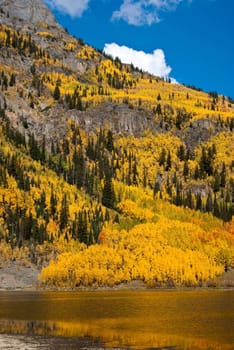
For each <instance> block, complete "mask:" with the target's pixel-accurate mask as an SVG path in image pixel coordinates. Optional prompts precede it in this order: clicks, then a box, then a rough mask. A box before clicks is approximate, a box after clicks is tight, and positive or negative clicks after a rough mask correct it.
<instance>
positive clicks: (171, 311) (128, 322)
mask: <svg viewBox="0 0 234 350" xmlns="http://www.w3.org/2000/svg"><path fill="white" fill-rule="evenodd" d="M100 348H123V349H127V348H128V349H176V350H177V349H180V350H181V349H186V350H188V349H196V350H199V349H209V350H211V349H218V350H225V349H234V291H233V290H227V291H225V290H222V291H221V290H220V291H219V290H188V291H176V290H171V291H166V290H165V291H153V290H152V291H108V292H106V291H97V292H1V293H0V349H1V350H2V349H17V350H19V349H20V350H21V349H28V350H31V349H50V350H52V349H54V350H55V349H56V350H60V349H66V350H69V349H100Z"/></svg>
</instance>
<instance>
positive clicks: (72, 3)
mask: <svg viewBox="0 0 234 350" xmlns="http://www.w3.org/2000/svg"><path fill="white" fill-rule="evenodd" d="M45 2H46V3H47V4H48V5H49V6H50V7H52V8H54V9H57V10H58V11H60V12H62V13H64V14H67V15H69V16H71V17H81V16H82V14H83V12H84V11H85V10H87V8H88V5H89V2H90V0H45Z"/></svg>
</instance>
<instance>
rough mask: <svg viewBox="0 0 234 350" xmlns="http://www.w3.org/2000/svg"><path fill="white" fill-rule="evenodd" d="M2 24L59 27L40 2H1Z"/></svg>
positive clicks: (0, 0) (16, 0) (38, 0)
mask: <svg viewBox="0 0 234 350" xmlns="http://www.w3.org/2000/svg"><path fill="white" fill-rule="evenodd" d="M0 10H1V13H2V14H3V15H4V16H1V19H0V21H1V23H6V24H13V23H15V24H16V25H17V24H19V23H20V22H22V21H23V22H27V23H28V24H31V25H32V24H37V23H39V22H44V23H46V24H48V25H50V26H58V24H57V23H56V20H55V18H54V16H53V14H52V13H51V11H50V10H49V9H48V8H47V6H46V5H45V4H44V3H43V2H42V1H40V0H0Z"/></svg>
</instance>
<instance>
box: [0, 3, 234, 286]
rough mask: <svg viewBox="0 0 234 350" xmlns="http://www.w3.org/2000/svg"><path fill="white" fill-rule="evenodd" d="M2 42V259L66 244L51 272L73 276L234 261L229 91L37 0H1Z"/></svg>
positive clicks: (150, 276) (185, 280) (160, 274)
mask: <svg viewBox="0 0 234 350" xmlns="http://www.w3.org/2000/svg"><path fill="white" fill-rule="evenodd" d="M25 9H26V10H25ZM0 48H1V51H0V73H1V75H0V86H1V90H0V120H1V127H0V204H1V206H0V238H1V243H0V244H1V247H2V253H1V258H2V259H8V258H9V256H11V255H12V254H13V256H15V258H16V259H18V258H20V256H21V257H22V258H23V259H26V260H27V259H31V260H32V261H34V262H35V263H38V264H46V263H48V261H49V260H50V259H52V258H56V257H57V254H58V253H64V252H66V254H68V255H62V256H61V257H60V259H59V261H58V265H56V266H55V265H53V264H52V265H51V267H49V268H48V270H45V271H44V272H43V274H42V277H41V278H42V280H43V282H45V283H47V284H56V283H57V284H58V285H66V284H68V283H70V282H68V281H71V283H72V286H76V285H79V284H86V285H90V284H94V283H97V284H108V283H109V284H111V283H120V282H123V281H129V280H131V279H142V280H144V281H146V282H147V283H148V284H149V285H154V284H157V283H158V284H160V283H172V284H173V283H174V284H187V285H190V284H199V283H203V282H204V281H207V280H208V279H210V278H214V276H216V275H218V274H220V273H221V272H222V271H223V269H227V268H228V267H229V266H232V265H234V253H233V226H232V223H230V222H231V221H232V216H233V209H234V206H233V202H234V174H233V167H234V161H233V154H234V152H233V151H234V149H233V148H234V137H233V127H234V103H233V100H232V99H231V98H227V97H225V96H221V95H219V94H218V93H217V92H215V91H213V92H210V93H205V92H203V91H201V90H200V89H196V88H189V87H186V86H184V85H180V84H171V83H170V81H165V80H164V79H161V78H159V77H155V76H152V75H150V74H148V73H145V72H142V71H139V70H138V69H136V68H134V67H133V66H132V65H124V64H122V63H121V61H120V60H119V59H115V60H113V59H112V58H111V57H108V56H106V55H105V54H103V53H102V52H101V51H98V50H95V49H94V48H92V47H90V46H88V45H86V44H85V43H84V42H83V41H82V40H81V39H77V38H74V37H72V36H70V35H69V34H68V33H67V32H66V31H65V30H64V29H63V28H61V27H60V26H59V25H58V24H57V23H56V21H55V19H54V17H53V15H52V13H51V12H50V11H49V10H48V8H47V7H46V6H45V5H44V4H43V2H42V1H39V0H37V1H29V0H21V1H19V0H17V1H11V0H1V1H0ZM178 207H183V208H178ZM205 212H207V213H206V214H205ZM213 215H215V216H216V217H218V218H220V219H221V220H219V219H217V218H214V217H213ZM93 245H94V246H93ZM87 247H89V248H87ZM12 249H13V250H12ZM17 249H18V250H17ZM71 252H72V253H71ZM14 254H15V255H14ZM103 254H105V255H106V259H107V260H108V259H109V260H110V261H112V260H113V256H116V261H113V266H112V265H111V264H112V263H111V262H110V261H109V260H108V261H106V262H105V263H104V265H102V263H101V261H99V258H100V259H103ZM92 256H95V259H94V261H91V260H90V259H91V258H92ZM176 257H177V258H178V257H180V259H179V260H178V261H177V264H176V263H175V261H176ZM64 259H65V260H64ZM74 259H75V260H74ZM77 259H78V260H79V261H80V260H81V259H83V261H84V262H85V261H86V263H85V266H84V269H83V270H82V267H80V269H81V270H80V271H76V272H75V271H74V270H73V268H72V267H71V266H75V265H77V264H76V262H77ZM160 259H161V260H160ZM98 261H99V262H98ZM197 261H200V265H199V264H198V263H197ZM169 262H170V263H169ZM66 264H67V265H66ZM96 264H97V265H98V266H99V268H98V269H99V270H97V269H96V268H97V266H96ZM157 264H159V265H160V264H161V265H160V267H159V266H158V268H157V269H156V265H157ZM178 264H179V265H178ZM62 266H63V267H62ZM87 266H89V271H88V272H87V270H86V269H87ZM110 266H112V267H113V268H112V267H110ZM136 266H138V267H137V268H136ZM191 266H192V267H191ZM95 269H96V270H95ZM168 269H169V270H168ZM62 270H63V271H64V276H63V275H61V276H62V277H61V276H60V275H59V274H60V272H61V271H62ZM109 270H111V271H112V272H111V273H112V275H111V277H110V275H109V273H110V271H109ZM117 270H119V272H118V273H119V274H117ZM69 271H73V272H72V273H74V274H75V275H74V276H76V277H74V276H73V277H72V278H71V276H70V275H67V274H69V273H70V272H69ZM108 271H109V272H108ZM85 275H86V276H87V278H88V280H87V281H86V280H85V281H84V280H83V279H84V276H85ZM82 276H83V277H82ZM97 276H99V277H97ZM104 276H105V277H104ZM126 276H127V277H126ZM51 281H52V282H51ZM56 281H57V282H56ZM111 281H112V282H111ZM170 281H171V282H170Z"/></svg>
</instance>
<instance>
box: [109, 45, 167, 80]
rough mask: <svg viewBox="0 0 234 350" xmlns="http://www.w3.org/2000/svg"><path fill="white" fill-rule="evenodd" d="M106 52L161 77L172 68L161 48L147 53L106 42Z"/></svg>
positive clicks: (165, 75)
mask: <svg viewBox="0 0 234 350" xmlns="http://www.w3.org/2000/svg"><path fill="white" fill-rule="evenodd" d="M104 52H105V53H106V54H108V55H111V56H112V57H113V58H116V57H118V58H119V59H120V60H121V61H122V62H123V63H128V64H131V63H132V64H133V65H134V66H135V67H138V68H139V69H142V70H143V71H145V72H149V73H151V74H154V75H156V76H159V77H165V78H166V77H168V76H169V74H170V72H171V70H172V69H171V67H170V66H168V65H167V63H166V60H165V55H164V52H163V50H161V49H157V50H154V51H153V53H146V52H144V51H136V50H134V49H131V48H129V47H127V46H119V45H118V44H115V43H111V44H105V47H104Z"/></svg>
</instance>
